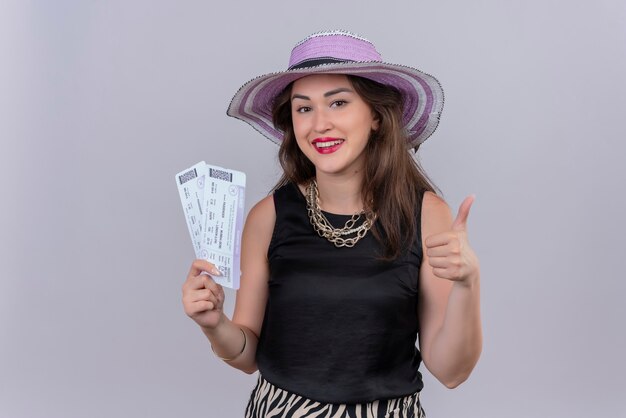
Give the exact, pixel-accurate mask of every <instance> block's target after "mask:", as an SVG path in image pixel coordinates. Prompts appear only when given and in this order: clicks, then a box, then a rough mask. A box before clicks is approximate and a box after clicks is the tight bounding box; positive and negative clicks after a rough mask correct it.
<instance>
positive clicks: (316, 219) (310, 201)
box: [306, 179, 376, 247]
mask: <svg viewBox="0 0 626 418" xmlns="http://www.w3.org/2000/svg"><path fill="white" fill-rule="evenodd" d="M306 208H307V212H308V214H309V219H310V220H311V225H313V228H314V229H315V230H316V231H317V233H318V234H319V236H320V237H324V238H326V239H327V240H328V241H330V242H332V243H333V244H335V246H336V247H354V244H356V243H357V242H358V241H359V240H360V239H361V238H363V237H364V236H365V234H367V231H369V229H370V228H371V227H372V224H373V223H374V220H375V219H376V214H375V213H373V212H372V211H365V210H362V211H360V212H358V213H355V214H354V215H352V216H351V217H350V219H348V220H347V221H346V224H345V225H344V227H343V228H335V227H333V226H332V225H331V223H330V222H328V219H326V216H324V213H322V210H321V209H320V200H319V191H318V189H317V182H316V181H315V180H314V179H313V180H311V181H310V182H309V184H308V185H307V186H306ZM361 216H364V217H365V220H364V221H363V223H361V225H359V226H357V227H355V225H356V223H357V221H358V220H359V219H361Z"/></svg>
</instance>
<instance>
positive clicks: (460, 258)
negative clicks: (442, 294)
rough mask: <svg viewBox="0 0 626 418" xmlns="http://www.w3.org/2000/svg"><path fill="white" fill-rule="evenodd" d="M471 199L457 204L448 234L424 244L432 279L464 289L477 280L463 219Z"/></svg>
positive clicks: (473, 255)
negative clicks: (463, 285) (454, 283)
mask: <svg viewBox="0 0 626 418" xmlns="http://www.w3.org/2000/svg"><path fill="white" fill-rule="evenodd" d="M474 198H475V196H474V195H471V196H468V197H466V198H465V200H464V201H463V203H461V206H460V207H459V212H458V214H457V216H456V219H455V220H454V222H453V223H452V227H451V228H450V230H449V231H445V232H441V233H438V234H434V235H430V236H429V237H427V238H426V240H425V241H424V244H425V246H426V254H427V255H428V262H429V264H430V266H431V267H432V268H433V273H434V274H435V276H437V277H440V278H442V279H447V280H452V281H454V282H459V283H462V284H467V285H470V284H472V283H473V282H474V281H475V280H477V279H478V276H479V274H478V273H479V265H478V258H477V257H476V254H475V253H474V251H473V250H472V248H471V247H470V245H469V242H468V240H467V217H468V215H469V210H470V207H471V206H472V203H473V202H474Z"/></svg>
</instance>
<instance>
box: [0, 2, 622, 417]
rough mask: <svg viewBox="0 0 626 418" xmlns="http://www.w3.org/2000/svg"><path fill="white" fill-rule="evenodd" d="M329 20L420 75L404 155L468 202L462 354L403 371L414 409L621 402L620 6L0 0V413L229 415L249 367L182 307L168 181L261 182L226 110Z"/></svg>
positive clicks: (596, 407) (256, 140)
mask: <svg viewBox="0 0 626 418" xmlns="http://www.w3.org/2000/svg"><path fill="white" fill-rule="evenodd" d="M336 28H341V29H346V30H350V31H353V32H356V33H358V34H361V35H363V36H365V37H367V38H369V39H371V40H372V41H373V42H374V43H375V44H376V46H377V48H378V50H379V51H380V52H381V54H382V55H383V58H384V59H385V60H386V61H389V62H394V63H401V64H405V65H410V66H413V67H417V68H420V69H422V70H423V71H426V72H428V73H431V74H433V75H435V76H436V77H437V78H438V79H439V80H440V81H441V83H442V85H443V86H444V90H445V93H446V104H445V108H444V111H443V115H442V120H441V124H440V126H439V128H438V129H437V131H436V132H435V134H434V135H433V136H432V137H431V138H430V139H429V140H428V141H427V142H426V143H425V144H424V146H423V147H422V150H421V160H422V163H423V165H424V167H425V169H426V171H427V172H428V174H429V175H430V176H431V177H432V178H433V180H434V181H435V183H436V184H437V185H438V186H439V187H440V188H441V189H442V190H443V192H444V197H445V198H446V200H447V201H448V202H449V204H450V206H451V208H452V210H453V213H456V211H457V208H458V205H459V203H460V202H461V201H462V200H463V198H464V197H465V196H466V195H468V194H470V193H475V194H476V195H477V198H476V202H475V204H474V206H473V207H472V212H471V213H470V217H469V224H468V225H469V234H470V235H469V236H470V240H471V243H472V245H473V247H474V248H475V251H476V252H477V254H478V255H479V257H480V261H481V272H482V298H483V299H482V307H483V318H484V333H485V344H484V350H483V354H482V358H481V360H480V362H479V364H478V366H477V368H476V369H475V371H474V373H473V375H472V376H471V377H470V379H469V380H468V381H467V382H466V383H465V384H463V385H462V386H461V387H459V388H457V389H455V390H453V391H450V390H447V389H445V388H444V387H443V386H442V385H441V384H439V383H438V382H437V381H435V380H434V379H433V378H432V377H431V376H430V375H429V374H428V373H427V372H425V379H426V382H425V384H426V386H425V389H424V391H423V393H422V401H423V403H424V407H425V409H426V412H427V414H428V416H429V417H509V418H516V417H520V418H521V417H528V416H534V417H589V416H593V417H625V416H626V406H624V399H623V397H624V393H625V389H626V384H625V383H624V381H623V379H624V376H625V375H626V361H624V352H626V332H625V329H626V327H625V326H624V320H625V319H626V308H625V305H626V304H624V302H623V300H624V294H625V293H626V284H625V282H624V280H625V279H626V277H625V275H624V272H625V269H624V259H625V258H624V250H625V249H626V248H625V245H624V235H625V233H626V228H625V227H624V223H625V222H624V213H625V211H626V202H625V197H624V186H623V182H624V180H625V179H626V170H625V169H624V156H625V154H626V152H625V151H626V146H625V145H624V140H625V139H626V128H625V127H624V119H625V118H626V105H625V100H626V82H625V81H624V75H625V74H626V3H625V2H623V1H619V0H615V1H608V0H604V1H602V0H599V1H593V2H592V1H580V0H576V1H556V0H541V1H539V0H531V1H516V0H514V1H506V2H505V1H497V0H484V1H471V2H464V1H456V2H453V1H431V2H422V1H397V2H394V1H388V2H363V1H347V0H346V1H316V2H286V1H285V2H280V1H276V0H272V1H269V0H266V1H262V2H247V3H245V2H219V3H214V2H209V1H147V0H142V1H125V2H124V1H108V2H104V1H102V2H98V1H74V2H73V1H65V0H56V1H0V141H1V142H0V187H1V188H0V190H1V192H2V193H1V202H2V203H1V205H0V257H1V263H0V279H1V280H0V417H7V418H9V417H11V418H13V417H17V418H21V417H24V418H26V417H28V418H33V417H65V418H70V417H144V416H145V417H147V416H150V417H153V418H157V417H177V416H206V417H238V416H242V415H243V410H244V407H245V404H246V402H247V399H248V397H249V394H250V391H251V389H252V387H253V385H254V383H255V379H256V375H252V376H249V375H246V374H244V373H241V372H239V371H237V370H235V369H232V368H230V367H229V366H227V365H225V364H223V363H222V362H220V361H219V360H217V359H216V358H214V357H213V355H212V353H211V350H210V347H209V344H208V342H207V341H206V339H205V337H204V336H203V335H202V333H201V332H200V330H199V329H198V328H197V326H196V325H195V323H193V321H191V320H190V319H188V318H187V317H186V316H185V314H184V312H183V308H182V304H181V285H182V283H183V281H184V279H185V276H186V274H187V271H188V268H189V265H190V263H191V261H192V258H193V250H192V246H191V242H190V239H189V236H188V234H187V229H186V226H185V221H184V217H183V214H182V208H181V206H180V202H179V199H178V194H177V191H176V187H175V183H174V174H175V173H176V172H178V171H180V170H182V169H183V168H185V167H188V166H190V165H192V164H194V163H196V162H198V161H200V160H206V161H207V162H210V163H213V164H217V165H222V166H226V167H230V168H233V169H238V170H242V171H245V172H246V173H247V175H248V193H247V196H246V199H247V202H246V210H248V209H249V208H250V207H251V205H252V204H253V203H254V202H256V201H258V200H259V199H260V198H262V197H263V196H264V195H266V194H267V193H268V192H269V190H270V189H271V187H272V185H273V183H274V181H275V180H276V179H277V174H278V172H279V171H278V165H277V163H276V152H277V147H276V146H275V145H273V144H272V143H270V141H268V140H267V139H264V138H263V137H261V136H260V135H259V134H258V133H256V132H255V131H254V130H253V129H251V128H250V127H249V126H247V125H246V124H244V123H242V122H240V121H237V120H234V119H231V118H228V117H227V116H226V114H225V111H226V107H227V105H228V103H229V101H230V99H231V97H232V95H233V94H234V93H235V91H236V90H237V89H238V88H239V87H240V86H241V85H242V84H243V83H244V82H246V81H248V80H249V79H251V78H253V77H255V76H257V75H260V74H263V73H266V72H271V71H278V70H281V69H284V68H285V67H286V66H287V61H288V58H289V52H290V50H291V48H292V46H293V45H294V44H295V43H296V42H297V41H299V40H301V39H302V38H304V37H305V36H307V35H308V34H310V33H313V32H316V31H319V30H324V29H336ZM234 296H235V295H234V292H233V291H230V290H227V299H228V301H227V309H226V310H227V312H228V313H229V315H230V314H231V313H232V308H233V301H234Z"/></svg>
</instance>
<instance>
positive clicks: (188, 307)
mask: <svg viewBox="0 0 626 418" xmlns="http://www.w3.org/2000/svg"><path fill="white" fill-rule="evenodd" d="M210 274H213V275H216V276H217V275H220V272H219V270H218V269H217V268H216V267H215V265H213V264H211V263H209V262H208V261H206V260H201V259H197V260H194V261H193V263H192V264H191V269H190V270H189V274H188V275H187V280H186V281H185V283H184V284H183V306H184V308H185V313H186V314H187V315H188V316H189V317H190V318H191V319H193V320H194V321H196V323H197V324H198V325H200V326H201V327H203V328H209V329H213V328H216V327H217V326H218V325H219V323H220V321H221V320H222V312H223V307H224V289H223V288H222V286H221V285H219V284H217V283H215V281H214V280H213V278H212V277H211V276H210Z"/></svg>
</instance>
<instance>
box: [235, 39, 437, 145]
mask: <svg viewBox="0 0 626 418" xmlns="http://www.w3.org/2000/svg"><path fill="white" fill-rule="evenodd" d="M320 73H323V74H350V75H355V76H360V77H364V78H368V79H370V80H374V81H377V82H379V83H381V84H384V85H388V86H393V87H395V88H396V89H398V90H399V91H400V92H401V94H402V97H403V101H404V110H403V125H404V129H405V131H406V135H407V141H408V142H407V146H408V147H409V148H413V147H416V146H417V145H419V144H421V143H422V142H424V141H425V140H426V138H428V137H429V136H430V135H431V134H432V133H433V132H434V131H435V129H436V128H437V124H438V123H439V115H440V114H441V110H442V109H443V90H442V89H441V85H440V84H439V82H438V81H437V79H436V78H434V77H433V76H431V75H429V74H425V73H423V72H421V71H419V70H417V69H415V68H411V67H406V66H403V65H397V64H388V63H385V62H383V61H382V59H381V57H380V54H379V53H378V52H377V51H376V48H375V47H374V45H373V44H372V43H371V42H370V41H368V40H367V39H364V38H362V37H360V36H357V35H355V34H352V33H349V32H343V31H332V32H319V33H315V34H313V35H311V36H309V37H307V38H306V39H304V40H303V41H301V42H299V43H298V44H296V46H295V47H294V48H293V50H292V51H291V57H290V59H289V68H288V69H287V70H286V71H282V72H277V73H271V74H266V75H262V76H260V77H257V78H255V79H253V80H251V81H249V82H247V83H246V84H244V85H243V86H242V87H241V88H240V89H239V91H238V92H237V93H236V94H235V96H234V97H233V100H232V101H231V103H230V106H229V107H228V111H227V112H226V113H227V114H228V115H229V116H233V117H235V118H237V119H241V120H243V121H245V122H247V123H249V124H250V125H252V127H253V128H254V129H256V130H257V131H259V132H261V133H262V134H263V135H265V136H266V137H268V138H269V139H271V140H272V141H274V142H276V143H277V144H280V142H281V141H282V139H283V133H282V132H281V131H279V130H276V129H275V128H274V125H273V123H272V104H273V101H274V98H275V97H276V96H278V95H279V94H280V93H281V92H282V91H283V90H284V89H285V87H287V86H288V85H289V83H291V82H292V81H295V80H297V79H299V78H302V77H304V76H307V75H310V74H320Z"/></svg>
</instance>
